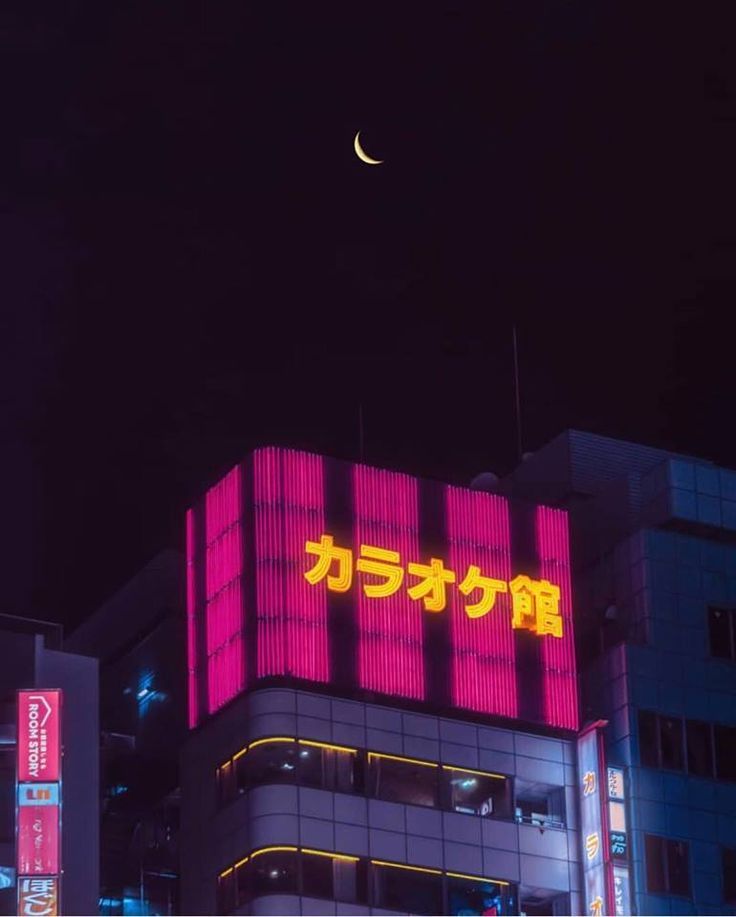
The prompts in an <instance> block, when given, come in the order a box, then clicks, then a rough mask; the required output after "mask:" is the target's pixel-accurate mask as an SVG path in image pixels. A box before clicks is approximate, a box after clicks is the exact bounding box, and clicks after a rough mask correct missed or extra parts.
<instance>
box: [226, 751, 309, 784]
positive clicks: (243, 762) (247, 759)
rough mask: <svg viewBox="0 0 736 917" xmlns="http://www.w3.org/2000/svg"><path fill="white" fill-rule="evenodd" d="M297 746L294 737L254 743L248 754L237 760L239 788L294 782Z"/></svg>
mask: <svg viewBox="0 0 736 917" xmlns="http://www.w3.org/2000/svg"><path fill="white" fill-rule="evenodd" d="M297 760H298V757H297V747H296V741H295V740H294V739H286V740H278V739H276V740H271V739H269V740H267V741H265V742H263V743H262V744H256V743H254V744H253V745H251V747H250V748H249V749H248V752H247V754H244V755H242V756H241V757H240V758H238V760H237V761H236V762H235V764H236V768H237V778H236V779H237V782H238V788H239V789H240V790H241V791H242V789H244V788H247V787H249V786H255V785H258V784H263V783H294V782H295V780H296V766H297Z"/></svg>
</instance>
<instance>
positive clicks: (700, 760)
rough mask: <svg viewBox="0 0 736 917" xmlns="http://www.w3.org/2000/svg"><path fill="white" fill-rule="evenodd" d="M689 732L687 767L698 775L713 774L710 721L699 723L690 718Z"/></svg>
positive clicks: (690, 771)
mask: <svg viewBox="0 0 736 917" xmlns="http://www.w3.org/2000/svg"><path fill="white" fill-rule="evenodd" d="M686 732H687V769H688V771H689V773H691V774H696V775H697V776H698V777H712V776H713V749H712V747H711V733H710V726H709V725H708V723H697V722H695V720H688V721H687V723H686Z"/></svg>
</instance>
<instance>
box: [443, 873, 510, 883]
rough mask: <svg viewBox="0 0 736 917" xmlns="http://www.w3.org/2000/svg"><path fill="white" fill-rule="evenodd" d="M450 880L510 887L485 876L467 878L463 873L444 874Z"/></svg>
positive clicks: (502, 880)
mask: <svg viewBox="0 0 736 917" xmlns="http://www.w3.org/2000/svg"><path fill="white" fill-rule="evenodd" d="M445 875H446V876H450V878H452V879H469V880H470V881H471V882H490V883H491V884H492V885H510V884H511V883H510V882H506V881H505V880H504V879H486V878H485V876H467V875H465V873H464V872H446V873H445Z"/></svg>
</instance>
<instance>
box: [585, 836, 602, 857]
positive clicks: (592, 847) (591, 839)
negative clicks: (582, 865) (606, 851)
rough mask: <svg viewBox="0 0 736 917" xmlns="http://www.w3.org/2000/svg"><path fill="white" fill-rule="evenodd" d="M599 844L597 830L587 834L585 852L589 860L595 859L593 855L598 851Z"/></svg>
mask: <svg viewBox="0 0 736 917" xmlns="http://www.w3.org/2000/svg"><path fill="white" fill-rule="evenodd" d="M600 846H601V841H600V838H599V837H598V832H597V831H594V832H593V833H592V834H589V835H588V836H587V837H586V838H585V852H586V853H587V855H588V859H589V860H594V859H595V855H596V854H597V853H598V850H599V848H600Z"/></svg>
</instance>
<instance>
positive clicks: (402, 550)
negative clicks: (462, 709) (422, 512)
mask: <svg viewBox="0 0 736 917" xmlns="http://www.w3.org/2000/svg"><path fill="white" fill-rule="evenodd" d="M353 500H354V508H355V512H354V521H353V526H354V528H353V546H354V552H355V556H356V557H357V556H358V554H359V552H360V546H361V544H370V545H375V546H376V547H381V548H387V549H389V550H392V551H398V552H399V555H400V561H399V563H400V564H401V565H402V566H403V567H404V569H406V566H407V564H408V562H409V561H414V560H421V555H420V552H419V497H418V484H417V480H416V478H411V477H409V476H408V475H404V474H398V473H396V472H392V471H381V470H379V469H377V468H369V467H367V466H365V465H355V466H354V468H353ZM365 581H366V582H367V581H369V577H367V576H366V577H365ZM362 582H363V576H362V575H358V577H357V581H356V582H354V585H353V589H354V590H355V594H356V603H357V625H358V646H357V656H358V684H359V686H360V687H361V688H367V689H368V690H371V691H380V692H381V693H383V694H393V695H398V696H400V697H409V698H413V699H416V700H423V699H424V652H423V618H422V616H423V615H424V614H425V612H424V610H423V606H422V603H421V602H415V601H413V600H412V599H410V598H409V596H408V595H407V592H406V585H407V583H406V582H405V583H404V584H402V587H401V588H400V589H399V590H398V592H396V593H394V595H391V596H388V597H384V598H369V597H368V596H366V595H365V592H364V591H363V588H362ZM378 582H381V580H378Z"/></svg>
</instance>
